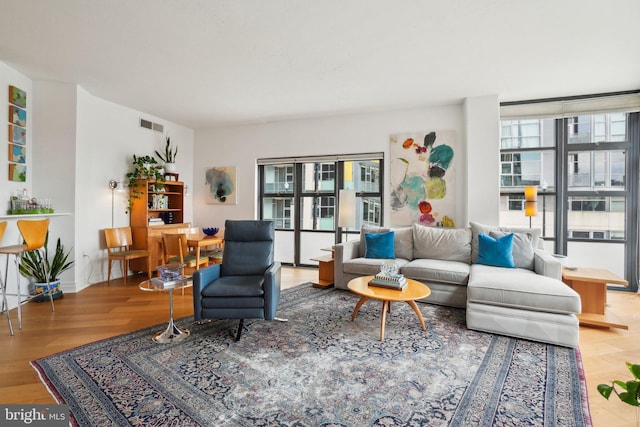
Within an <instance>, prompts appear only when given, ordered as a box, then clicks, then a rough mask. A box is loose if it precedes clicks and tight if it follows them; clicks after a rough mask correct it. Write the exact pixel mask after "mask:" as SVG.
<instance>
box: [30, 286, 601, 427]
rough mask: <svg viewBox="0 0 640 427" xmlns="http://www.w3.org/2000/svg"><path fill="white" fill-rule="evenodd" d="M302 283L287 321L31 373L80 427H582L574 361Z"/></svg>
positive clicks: (232, 324)
mask: <svg viewBox="0 0 640 427" xmlns="http://www.w3.org/2000/svg"><path fill="white" fill-rule="evenodd" d="M357 301H358V297H357V296H355V295H353V294H351V293H349V292H347V291H341V290H321V289H315V288H312V287H311V286H310V285H301V286H298V287H296V288H292V289H288V290H286V291H284V292H283V294H282V299H281V302H280V307H279V310H278V315H279V316H280V317H283V318H288V319H289V321H288V322H286V323H283V322H277V321H274V322H267V321H264V320H251V321H246V322H245V330H244V332H243V335H242V338H241V339H240V341H239V342H235V341H233V334H234V333H235V329H236V327H237V324H238V323H237V321H226V320H225V321H222V320H216V321H213V322H211V323H207V324H204V325H197V324H195V323H194V322H193V318H184V319H181V320H179V321H178V324H179V325H180V326H181V327H187V328H190V329H191V336H189V337H188V338H187V339H185V340H183V341H181V342H177V343H172V344H157V343H155V342H153V341H152V340H151V336H152V334H153V333H154V332H157V331H160V330H162V329H164V328H165V326H166V325H158V326H154V327H152V328H148V329H145V330H140V331H137V332H133V333H130V334H126V335H122V336H118V337H114V338H110V339H107V340H104V341H100V342H96V343H93V344H89V345H85V346H83V347H79V348H76V349H73V350H70V351H65V352H63V353H60V354H56V355H53V356H49V357H46V358H43V359H40V360H37V361H34V362H32V364H33V366H34V367H35V368H36V369H37V371H38V372H39V373H40V375H41V378H42V379H43V381H44V382H45V384H46V385H47V386H48V388H49V390H50V391H51V393H52V394H53V395H54V396H55V397H56V399H57V400H58V401H59V403H64V404H68V405H69V407H70V410H71V412H72V418H73V421H74V422H75V423H76V424H77V425H80V426H105V425H117V426H124V425H139V426H197V425H200V426H358V427H360V426H465V427H466V426H491V425H499V426H564V427H567V426H590V425H591V417H590V414H589V407H588V400H587V391H586V385H585V380H584V375H583V370H582V362H581V360H580V353H579V351H578V350H577V349H576V350H574V349H568V348H564V347H556V346H552V345H545V344H540V343H535V342H531V341H525V340H518V339H513V338H507V337H503V336H498V335H491V334H486V333H482V332H476V331H470V330H467V329H466V327H465V312H464V310H462V309H453V308H447V307H439V306H435V305H430V304H421V303H419V304H418V307H419V308H420V310H421V312H422V314H423V316H424V318H425V321H426V324H427V330H426V331H423V330H422V329H421V328H420V324H419V322H418V319H417V317H416V315H415V313H414V312H413V310H412V309H411V308H410V307H409V306H408V305H407V304H404V303H394V304H393V305H392V307H391V313H389V315H388V316H387V325H386V333H385V341H383V342H381V341H380V340H379V338H380V314H381V313H380V310H381V306H382V303H381V302H379V301H374V300H370V301H367V302H366V303H365V304H364V305H363V306H362V308H361V309H360V311H359V313H358V316H357V317H356V319H355V321H354V322H352V321H351V312H352V310H353V308H354V307H355V304H356V302H357Z"/></svg>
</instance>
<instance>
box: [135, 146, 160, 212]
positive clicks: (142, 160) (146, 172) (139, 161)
mask: <svg viewBox="0 0 640 427" xmlns="http://www.w3.org/2000/svg"><path fill="white" fill-rule="evenodd" d="M132 166H133V170H132V171H130V172H128V173H127V179H128V180H129V204H128V205H127V212H130V211H131V206H132V203H133V202H132V201H133V199H139V198H140V196H141V195H142V194H143V192H142V191H141V189H140V188H141V187H143V186H144V184H142V183H140V181H139V180H142V179H144V180H151V181H156V188H157V189H160V188H162V187H163V183H164V174H163V171H162V166H160V165H159V164H158V162H157V161H156V159H154V158H153V157H151V156H136V155H135V154H134V155H133V162H132Z"/></svg>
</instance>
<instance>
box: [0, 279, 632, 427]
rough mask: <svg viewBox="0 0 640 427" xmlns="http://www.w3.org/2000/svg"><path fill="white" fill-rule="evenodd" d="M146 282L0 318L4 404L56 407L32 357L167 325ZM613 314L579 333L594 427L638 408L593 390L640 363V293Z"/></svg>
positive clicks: (180, 301) (611, 297)
mask: <svg viewBox="0 0 640 427" xmlns="http://www.w3.org/2000/svg"><path fill="white" fill-rule="evenodd" d="M316 277H317V270H316V269H303V268H290V267H284V268H283V274H282V281H283V287H285V288H288V287H292V286H295V285H298V284H300V283H305V282H309V281H312V280H313V279H314V278H316ZM142 279H143V278H142V277H141V278H134V277H132V278H130V279H129V280H128V281H127V282H128V284H127V286H124V285H123V283H122V280H115V281H112V282H111V284H110V285H108V284H106V283H98V284H94V285H92V286H90V287H89V288H87V289H85V290H83V291H81V292H79V293H75V294H65V296H64V298H63V299H61V300H57V301H56V311H55V312H54V313H52V312H51V310H50V306H49V304H48V303H29V304H26V305H24V306H23V321H24V322H23V328H22V330H21V331H20V330H17V319H16V316H17V314H16V310H12V311H11V316H12V320H13V321H14V327H15V328H16V334H15V336H13V337H12V336H10V335H9V331H8V327H7V321H6V314H3V315H1V316H0V336H2V337H3V340H2V350H0V403H3V404H8V403H34V404H37V403H54V402H55V400H54V399H53V398H52V397H51V395H50V394H49V392H48V391H47V390H46V388H45V387H44V385H43V384H42V382H41V381H40V379H39V377H38V375H37V373H36V372H35V370H34V369H33V368H32V367H31V366H30V365H29V362H30V361H31V360H35V359H38V358H40V357H44V356H47V355H50V354H53V353H57V352H60V351H64V350H67V349H70V348H73V347H77V346H80V345H82V344H87V343H91V342H94V341H97V340H101V339H104V338H109V337H112V336H115V335H119V334H123V333H127V332H131V331H134V330H137V329H140V328H145V327H148V326H152V325H156V324H161V323H163V322H166V321H167V320H168V300H169V299H168V295H167V294H166V293H163V292H143V291H140V290H138V287H137V285H136V284H137V283H138V282H139V281H140V280H142ZM607 302H608V304H609V306H610V307H609V308H608V310H610V311H611V312H615V313H616V315H617V317H618V319H619V320H621V321H622V322H624V323H626V324H628V325H629V330H628V331H624V330H618V329H612V330H608V329H597V328H586V327H583V328H581V330H580V350H581V354H582V358H583V364H584V368H585V373H586V377H587V387H588V390H589V402H590V406H591V415H592V418H593V425H594V426H596V427H632V426H636V421H635V408H632V407H630V406H628V405H625V404H622V403H620V402H619V401H618V400H617V398H616V400H614V398H612V400H610V401H606V400H605V399H604V398H602V397H601V396H600V395H599V394H598V392H597V391H596V387H597V385H598V384H600V383H603V382H609V381H610V380H612V379H624V380H627V379H630V374H629V373H628V371H627V370H626V367H625V366H624V362H625V361H630V362H633V363H640V296H639V295H637V294H629V293H622V292H609V293H608V300H607ZM192 313H193V308H192V301H191V292H190V291H187V293H186V294H185V295H184V296H182V295H180V292H176V295H175V296H174V315H175V317H176V318H179V317H183V316H187V315H190V314H192Z"/></svg>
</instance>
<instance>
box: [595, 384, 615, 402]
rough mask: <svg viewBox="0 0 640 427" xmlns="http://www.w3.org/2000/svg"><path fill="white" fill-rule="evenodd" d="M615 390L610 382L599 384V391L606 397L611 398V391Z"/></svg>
mask: <svg viewBox="0 0 640 427" xmlns="http://www.w3.org/2000/svg"><path fill="white" fill-rule="evenodd" d="M612 391H613V387H611V386H610V385H609V384H599V385H598V393H600V394H601V395H602V397H604V398H605V399H607V400H609V396H611V392H612Z"/></svg>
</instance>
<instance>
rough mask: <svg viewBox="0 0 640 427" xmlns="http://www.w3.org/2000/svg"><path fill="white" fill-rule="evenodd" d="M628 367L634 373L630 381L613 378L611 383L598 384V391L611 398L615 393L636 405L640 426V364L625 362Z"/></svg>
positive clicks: (623, 399)
mask: <svg viewBox="0 0 640 427" xmlns="http://www.w3.org/2000/svg"><path fill="white" fill-rule="evenodd" d="M625 364H626V365H627V369H629V372H631V375H633V379H632V380H629V381H622V380H613V381H612V382H611V385H609V384H598V393H600V394H601V395H602V396H603V397H604V398H605V399H607V400H609V397H611V394H613V393H615V394H616V395H617V396H618V398H619V399H620V400H621V401H623V402H624V403H626V404H629V405H631V406H635V407H636V425H638V426H640V365H634V364H632V363H629V362H625Z"/></svg>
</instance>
